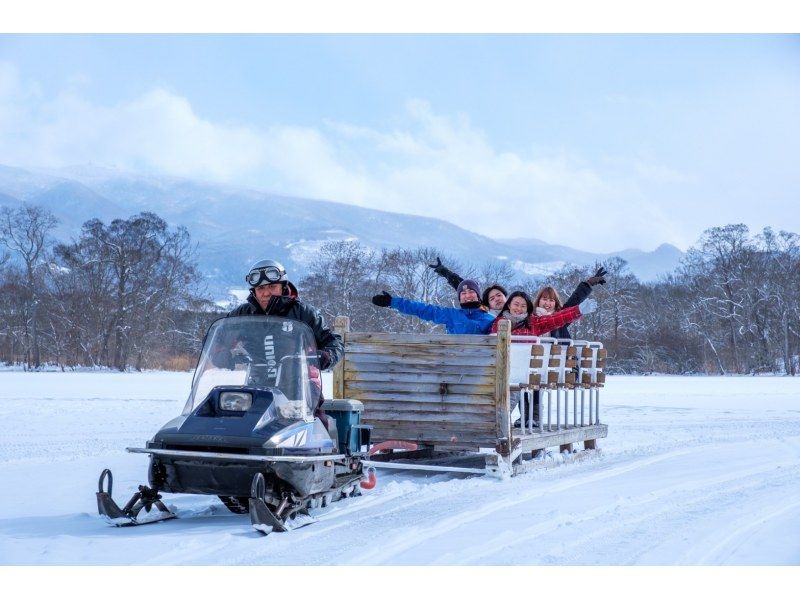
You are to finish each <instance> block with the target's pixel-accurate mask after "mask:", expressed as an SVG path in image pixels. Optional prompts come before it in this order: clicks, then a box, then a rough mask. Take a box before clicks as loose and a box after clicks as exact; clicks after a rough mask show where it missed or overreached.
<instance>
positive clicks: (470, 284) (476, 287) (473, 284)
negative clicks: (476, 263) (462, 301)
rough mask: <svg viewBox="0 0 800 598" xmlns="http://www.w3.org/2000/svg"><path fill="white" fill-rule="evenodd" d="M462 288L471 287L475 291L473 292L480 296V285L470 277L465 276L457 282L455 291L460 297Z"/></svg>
mask: <svg viewBox="0 0 800 598" xmlns="http://www.w3.org/2000/svg"><path fill="white" fill-rule="evenodd" d="M464 289H472V290H473V291H475V294H476V295H477V296H478V297H480V296H481V287H480V285H478V283H477V282H475V281H474V280H472V279H471V278H465V279H464V280H462V281H461V282H460V283H458V288H457V289H456V293H458V296H459V297H461V291H463V290H464Z"/></svg>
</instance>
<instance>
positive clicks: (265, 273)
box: [246, 266, 286, 287]
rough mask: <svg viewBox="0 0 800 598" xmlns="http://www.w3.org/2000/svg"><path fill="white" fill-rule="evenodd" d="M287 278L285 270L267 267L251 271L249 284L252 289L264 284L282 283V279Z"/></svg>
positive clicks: (248, 279)
mask: <svg viewBox="0 0 800 598" xmlns="http://www.w3.org/2000/svg"><path fill="white" fill-rule="evenodd" d="M284 276H286V271H285V270H280V269H279V268H276V267H275V266H265V267H263V268H256V269H254V270H250V273H249V274H248V275H247V278H246V280H247V284H249V285H250V286H251V287H257V286H261V285H262V284H273V283H276V282H281V279H282V278H283V277H284Z"/></svg>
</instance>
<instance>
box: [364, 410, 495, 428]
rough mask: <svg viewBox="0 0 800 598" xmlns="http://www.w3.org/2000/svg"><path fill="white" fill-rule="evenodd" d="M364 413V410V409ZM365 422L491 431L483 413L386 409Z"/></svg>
mask: <svg viewBox="0 0 800 598" xmlns="http://www.w3.org/2000/svg"><path fill="white" fill-rule="evenodd" d="M365 413H366V409H365ZM364 419H365V421H367V422H371V421H383V422H388V421H392V422H408V423H410V424H413V425H417V424H421V423H423V422H429V423H431V422H437V423H442V424H446V425H447V426H449V427H453V428H456V429H457V428H460V427H461V426H462V425H464V424H476V425H479V426H483V427H482V428H481V429H484V428H485V429H491V428H492V425H491V424H492V421H491V419H489V417H487V415H486V414H485V413H467V412H465V411H461V412H459V413H456V412H454V411H452V410H451V411H438V412H437V411H402V410H399V409H387V410H383V411H380V412H375V411H373V412H372V414H371V415H370V417H369V418H364Z"/></svg>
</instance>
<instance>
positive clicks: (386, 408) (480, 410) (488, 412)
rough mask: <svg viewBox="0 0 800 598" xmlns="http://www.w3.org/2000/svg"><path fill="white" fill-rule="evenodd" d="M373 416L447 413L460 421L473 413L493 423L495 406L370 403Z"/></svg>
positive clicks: (368, 405)
mask: <svg viewBox="0 0 800 598" xmlns="http://www.w3.org/2000/svg"><path fill="white" fill-rule="evenodd" d="M365 408H368V409H369V412H370V413H371V414H374V415H376V417H377V416H379V415H380V414H382V413H400V412H404V413H411V414H414V413H447V414H450V416H451V417H452V418H453V421H458V419H459V415H460V414H461V413H472V414H476V415H482V416H484V418H485V419H486V421H489V422H491V421H492V415H493V414H494V405H493V404H489V403H485V404H483V405H465V404H456V403H441V404H436V403H398V402H397V401H370V402H369V403H367V404H365Z"/></svg>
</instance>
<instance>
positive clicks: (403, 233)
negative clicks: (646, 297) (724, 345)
mask: <svg viewBox="0 0 800 598" xmlns="http://www.w3.org/2000/svg"><path fill="white" fill-rule="evenodd" d="M20 201H29V202H32V203H36V204H39V205H42V206H44V207H46V208H47V209H49V210H51V211H52V212H53V213H54V214H55V215H56V217H58V218H59V220H60V221H61V225H60V227H59V229H58V230H57V231H56V232H57V235H58V236H59V238H62V239H69V238H70V237H72V236H75V235H76V234H78V232H79V229H80V226H81V224H83V222H85V221H86V220H89V219H90V218H100V219H102V220H104V221H108V220H111V219H113V218H119V217H121V218H127V217H128V216H131V215H132V214H136V213H138V212H141V211H145V210H147V211H152V212H155V213H157V214H158V215H159V216H161V217H162V218H164V219H165V220H166V221H167V222H169V223H170V225H173V226H175V225H183V226H185V227H186V228H187V229H188V230H189V232H190V233H191V235H192V239H193V240H194V241H195V242H196V243H197V244H198V259H199V264H200V267H201V270H202V271H203V272H204V273H205V274H206V276H207V280H208V286H209V290H210V291H211V292H212V293H214V294H216V295H222V296H224V295H225V294H226V293H227V291H228V289H229V288H231V287H239V288H241V287H242V286H243V281H242V273H243V272H244V270H246V269H247V268H248V267H249V266H250V264H251V263H252V262H254V261H256V260H257V259H260V258H262V257H263V256H267V255H268V256H270V257H272V258H274V259H278V260H282V261H284V262H285V263H286V266H287V267H288V268H290V269H291V271H292V272H293V273H294V277H295V278H296V279H299V278H301V277H302V276H303V275H304V274H305V273H306V272H307V271H308V264H309V260H310V258H311V257H312V255H313V254H314V252H315V251H316V250H317V249H318V248H319V247H320V246H321V245H322V244H323V243H325V242H326V241H331V240H357V241H359V242H360V243H362V244H363V245H365V246H368V247H371V248H374V249H380V248H392V247H404V248H415V247H422V246H431V247H438V248H441V251H442V254H443V255H446V256H453V257H458V259H460V260H461V261H463V262H468V263H473V264H475V265H482V264H484V263H486V262H487V261H491V260H493V259H497V260H503V261H506V262H507V263H508V264H509V265H511V266H512V267H514V268H515V269H516V270H517V271H519V273H520V275H521V276H526V275H537V276H545V275H546V274H547V273H549V272H552V271H554V270H555V269H558V268H559V267H561V266H562V265H563V264H565V263H576V264H589V263H592V262H594V261H596V260H599V259H606V258H608V257H611V256H616V255H619V256H620V257H623V258H624V259H626V260H628V262H629V264H630V267H631V270H632V271H633V272H634V274H636V275H637V276H638V277H639V278H640V279H642V280H652V279H655V278H657V277H658V276H660V275H663V274H665V273H667V272H670V271H672V270H673V269H674V268H675V266H677V264H678V263H679V260H680V258H681V257H682V255H683V254H682V253H681V251H680V250H678V249H677V248H676V247H673V246H672V245H668V244H664V245H661V246H660V247H658V248H657V249H656V250H655V251H652V252H645V251H641V250H638V249H627V250H624V251H619V252H614V253H607V254H595V253H590V252H585V251H580V250H577V249H572V248H570V247H566V246H561V245H550V244H547V243H544V242H543V241H540V240H538V239H491V238H489V237H486V236H483V235H479V234H477V233H473V232H470V231H467V230H465V229H463V228H460V227H458V226H456V225H454V224H450V223H449V222H446V221H444V220H439V219H436V218H430V217H424V216H411V215H407V214H397V213H393V212H385V211H381V210H375V209H370V208H362V207H356V206H351V205H347V204H342V203H336V202H333V201H325V200H319V199H307V198H301V197H291V196H284V195H276V194H271V193H266V192H262V191H256V190H252V189H246V188H239V187H234V186H230V185H221V184H212V183H204V182H197V181H191V180H187V179H179V178H174V177H156V176H148V175H137V174H135V173H127V172H123V171H117V170H113V169H108V168H97V167H93V166H79V167H72V168H69V169H63V170H59V171H53V170H45V169H21V168H12V167H8V166H2V165H0V205H10V206H15V205H19V202H20Z"/></svg>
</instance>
